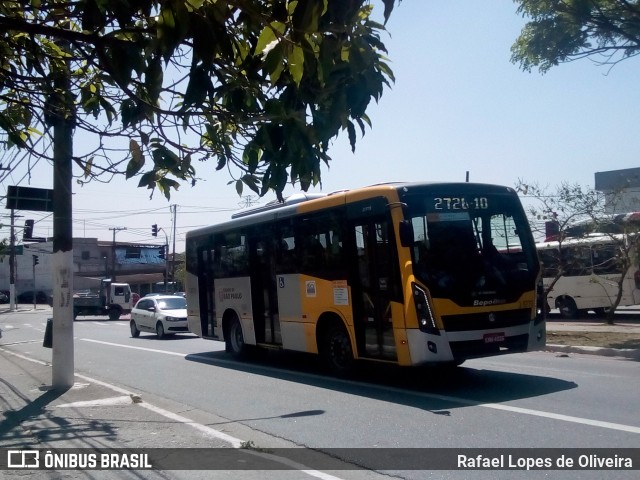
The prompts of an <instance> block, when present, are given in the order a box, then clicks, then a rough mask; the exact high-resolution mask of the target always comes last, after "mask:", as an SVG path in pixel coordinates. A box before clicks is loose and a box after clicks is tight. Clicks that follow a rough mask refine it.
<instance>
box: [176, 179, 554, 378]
mask: <svg viewBox="0 0 640 480" xmlns="http://www.w3.org/2000/svg"><path fill="white" fill-rule="evenodd" d="M539 270H540V266H539V263H538V257H537V254H536V248H535V242H534V239H533V236H532V234H531V230H530V227H529V224H528V222H527V219H526V216H525V213H524V211H523V208H522V205H521V203H520V200H519V198H518V196H517V194H516V192H515V191H514V190H513V189H511V188H509V187H503V186H497V185H485V184H474V183H389V184H381V185H375V186H370V187H365V188H359V189H353V190H347V191H340V192H336V193H333V194H328V195H320V194H316V195H307V194H298V195H295V196H293V197H290V198H289V199H287V200H286V201H285V202H284V203H272V204H267V205H266V206H263V207H259V208H256V209H253V210H251V211H247V212H242V213H240V214H236V215H234V216H233V217H232V219H231V220H230V221H228V222H225V223H221V224H218V225H213V226H209V227H204V228H201V229H198V230H194V231H191V232H188V234H187V238H186V271H187V273H186V285H185V286H186V292H187V308H188V318H189V328H190V330H191V332H193V333H195V334H197V335H199V336H201V337H203V338H210V339H214V340H219V341H224V342H225V344H226V350H227V351H229V352H231V353H233V354H234V355H236V356H242V355H243V354H244V353H245V352H246V350H247V349H248V348H254V347H265V348H277V349H283V350H294V351H301V352H309V353H313V354H320V355H321V356H322V357H323V358H324V360H325V361H326V363H327V365H328V366H329V368H330V369H331V370H332V371H333V372H335V373H343V372H346V371H348V370H349V369H350V368H351V367H352V366H353V363H354V360H373V361H382V362H392V363H395V364H398V365H407V366H409V365H425V364H450V365H459V364H460V363H462V362H464V361H465V360H466V359H468V358H474V357H483V356H491V355H498V354H502V353H508V352H525V351H530V350H539V349H541V348H543V347H544V345H545V339H546V335H545V324H544V319H543V318H541V317H539V316H536V282H537V279H538V275H539Z"/></svg>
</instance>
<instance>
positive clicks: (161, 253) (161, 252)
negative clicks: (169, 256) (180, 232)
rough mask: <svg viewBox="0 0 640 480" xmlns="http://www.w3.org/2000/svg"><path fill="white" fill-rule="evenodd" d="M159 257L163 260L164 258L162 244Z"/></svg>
mask: <svg viewBox="0 0 640 480" xmlns="http://www.w3.org/2000/svg"><path fill="white" fill-rule="evenodd" d="M160 258H162V259H163V260H164V258H165V254H164V245H163V246H161V247H160Z"/></svg>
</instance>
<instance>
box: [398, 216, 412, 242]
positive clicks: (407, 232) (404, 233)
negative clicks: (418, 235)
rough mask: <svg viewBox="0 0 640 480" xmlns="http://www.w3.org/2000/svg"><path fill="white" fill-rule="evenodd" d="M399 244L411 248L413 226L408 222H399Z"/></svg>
mask: <svg viewBox="0 0 640 480" xmlns="http://www.w3.org/2000/svg"><path fill="white" fill-rule="evenodd" d="M399 227H400V244H401V245H402V246H403V247H411V246H413V241H414V239H413V225H411V222H410V221H409V220H402V221H401V222H400V225H399Z"/></svg>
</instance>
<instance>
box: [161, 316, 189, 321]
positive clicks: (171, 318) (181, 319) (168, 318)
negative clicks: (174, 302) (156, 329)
mask: <svg viewBox="0 0 640 480" xmlns="http://www.w3.org/2000/svg"><path fill="white" fill-rule="evenodd" d="M164 320H165V322H182V321H184V320H186V318H177V317H164Z"/></svg>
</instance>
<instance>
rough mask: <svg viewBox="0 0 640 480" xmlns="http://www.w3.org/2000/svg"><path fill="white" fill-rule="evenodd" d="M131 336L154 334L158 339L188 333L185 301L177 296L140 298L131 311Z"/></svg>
mask: <svg viewBox="0 0 640 480" xmlns="http://www.w3.org/2000/svg"><path fill="white" fill-rule="evenodd" d="M129 326H130V327H131V336H132V337H138V336H139V335H140V332H155V333H156V335H158V338H163V337H165V336H166V335H172V334H174V333H179V332H188V331H189V325H188V323H187V300H186V298H184V297H181V296H177V295H157V296H153V297H142V298H141V299H140V300H138V303H136V306H135V307H133V310H131V322H130V323H129Z"/></svg>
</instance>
